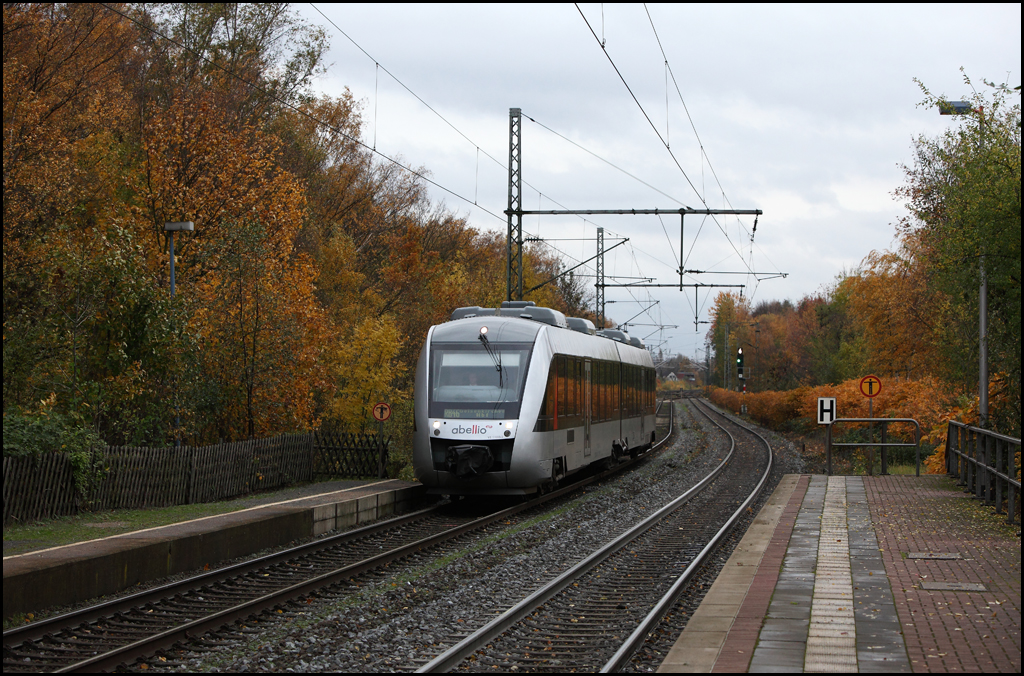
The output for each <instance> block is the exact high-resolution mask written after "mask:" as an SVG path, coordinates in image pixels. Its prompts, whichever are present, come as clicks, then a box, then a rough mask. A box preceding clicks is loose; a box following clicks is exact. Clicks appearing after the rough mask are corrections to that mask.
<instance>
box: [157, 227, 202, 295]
mask: <svg viewBox="0 0 1024 676" xmlns="http://www.w3.org/2000/svg"><path fill="white" fill-rule="evenodd" d="M185 230H187V231H188V232H192V231H193V230H195V224H194V223H193V222H192V221H176V222H173V223H172V222H168V223H164V231H165V232H166V233H167V239H168V240H170V249H171V298H174V233H176V232H179V231H185Z"/></svg>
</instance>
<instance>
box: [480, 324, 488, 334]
mask: <svg viewBox="0 0 1024 676" xmlns="http://www.w3.org/2000/svg"><path fill="white" fill-rule="evenodd" d="M480 335H481V336H486V335H487V327H486V326H481V327H480Z"/></svg>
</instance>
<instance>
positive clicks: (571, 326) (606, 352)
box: [432, 301, 653, 366]
mask: <svg viewBox="0 0 1024 676" xmlns="http://www.w3.org/2000/svg"><path fill="white" fill-rule="evenodd" d="M528 303H529V304H528ZM512 304H514V306H513V307H508V306H509V305H512ZM503 305H504V306H505V307H501V308H484V307H479V306H470V307H463V308H458V309H457V310H455V311H453V312H452V314H451V318H450V320H449V321H448V322H446V323H444V324H439V325H437V326H435V327H434V330H433V335H432V340H435V341H441V342H471V341H472V342H475V341H477V340H479V336H480V328H481V327H483V326H487V327H488V329H489V331H488V336H489V339H490V340H491V341H496V342H530V343H532V342H535V341H536V340H537V337H538V334H540V333H542V332H543V333H544V334H545V335H546V336H547V340H548V343H549V344H550V346H551V349H552V350H553V351H554V352H556V353H565V354H575V355H580V356H589V357H593V358H595V359H609V360H615V361H622V362H625V363H627V364H639V365H645V366H651V365H653V361H652V359H651V356H650V353H649V352H648V351H647V350H646V349H644V347H643V343H642V342H641V341H640V340H639V339H638V338H635V337H634V338H631V337H630V336H629V334H628V333H626V332H625V331H618V330H615V329H605V330H603V331H595V329H594V324H593V323H592V322H590V321H589V320H586V319H582V318H576V317H569V318H566V317H565V315H563V314H562V313H561V312H558V311H557V310H552V309H550V308H542V307H538V306H536V305H533V304H532V303H530V302H529V301H526V302H524V301H513V302H512V303H511V304H510V303H503Z"/></svg>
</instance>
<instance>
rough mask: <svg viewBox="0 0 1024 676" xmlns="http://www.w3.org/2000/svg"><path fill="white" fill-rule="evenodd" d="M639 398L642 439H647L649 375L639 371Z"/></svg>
mask: <svg viewBox="0 0 1024 676" xmlns="http://www.w3.org/2000/svg"><path fill="white" fill-rule="evenodd" d="M637 378H638V382H637V393H636V394H637V398H638V399H639V404H640V405H639V406H638V410H639V411H640V438H641V439H646V438H647V373H646V372H645V371H643V370H642V369H637Z"/></svg>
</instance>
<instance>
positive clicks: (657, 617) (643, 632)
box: [601, 411, 774, 674]
mask: <svg viewBox="0 0 1024 676" xmlns="http://www.w3.org/2000/svg"><path fill="white" fill-rule="evenodd" d="M702 413H704V415H707V412H706V411H702ZM723 417H724V416H723ZM709 418H710V416H709ZM730 422H732V423H733V424H734V425H736V426H738V427H741V428H743V429H745V430H746V431H748V432H750V433H751V434H753V435H754V436H756V437H757V438H758V439H760V440H761V441H762V442H764V445H765V446H766V447H767V448H768V467H767V468H766V469H765V471H764V476H762V477H761V480H760V481H759V482H758V484H757V486H756V487H755V488H754V490H753V492H752V493H750V495H748V496H747V499H746V500H744V501H743V504H741V505H740V506H739V507H738V508H737V509H736V511H735V512H733V513H732V516H730V517H729V520H728V521H727V522H726V523H725V525H723V526H722V527H721V528H720V529H719V530H718V532H717V533H716V534H715V536H714V537H713V538H712V539H711V541H710V542H708V544H707V545H705V546H704V548H703V549H702V550H701V551H700V553H699V554H698V555H697V556H696V557H694V559H693V561H692V562H691V563H690V565H689V566H687V567H686V570H684V571H683V574H682V575H680V576H679V577H678V578H677V579H676V581H675V582H674V583H672V587H671V588H670V589H669V590H668V592H666V593H665V595H664V596H663V597H662V598H661V600H660V601H658V603H657V604H656V605H655V606H654V608H653V609H652V610H651V611H650V612H649V613H648V614H647V616H646V617H645V618H644V619H643V620H642V621H641V622H640V624H639V625H638V626H637V628H636V629H635V630H633V633H632V634H630V636H629V638H627V639H626V642H625V643H623V644H622V646H621V647H620V648H619V649H618V650H617V651H615V654H614V655H612V658H611V659H610V660H608V662H606V663H605V665H604V667H602V668H601V673H602V674H610V673H615V672H618V671H619V670H620V669H622V667H623V666H624V665H625V664H626V661H627V660H629V658H630V656H631V655H632V654H633V653H635V652H636V651H637V649H638V648H639V647H640V646H642V645H643V644H644V642H645V641H646V640H647V637H648V636H649V635H650V634H651V632H653V631H654V629H655V628H656V627H657V626H658V623H659V622H661V619H662V618H663V617H665V614H666V613H668V612H669V611H670V610H671V609H672V606H673V605H674V604H675V602H676V599H677V598H679V595H680V594H681V593H682V591H683V588H684V587H685V586H686V585H687V584H688V583H689V581H690V577H692V576H693V574H694V573H695V572H696V571H697V570H698V568H699V566H700V564H701V563H703V562H704V559H705V558H706V557H707V556H708V555H709V554H710V553H711V552H712V551H713V550H714V549H715V548H716V547H717V546H718V543H719V542H721V541H722V539H723V538H724V537H725V535H726V534H727V533H728V532H729V531H730V530H731V529H732V527H733V526H734V525H735V524H736V521H737V519H739V518H740V516H742V515H743V513H744V512H745V511H746V510H747V508H749V507H750V505H751V504H753V502H754V500H756V499H757V497H758V496H759V495H760V494H761V491H762V490H763V489H764V486H765V484H766V483H767V481H768V477H770V476H771V473H772V464H773V462H774V454H773V453H772V452H771V448H772V447H771V444H769V443H768V440H767V439H765V438H764V437H762V436H761V435H760V434H758V433H757V432H755V431H754V430H752V429H751V428H750V427H747V426H746V425H743V424H741V423H738V422H736V421H735V420H731V421H730ZM723 429H724V428H723ZM725 433H726V434H728V435H729V437H730V438H731V439H733V444H735V443H736V440H735V438H734V437H733V436H732V434H731V433H730V432H729V431H728V430H725Z"/></svg>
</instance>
